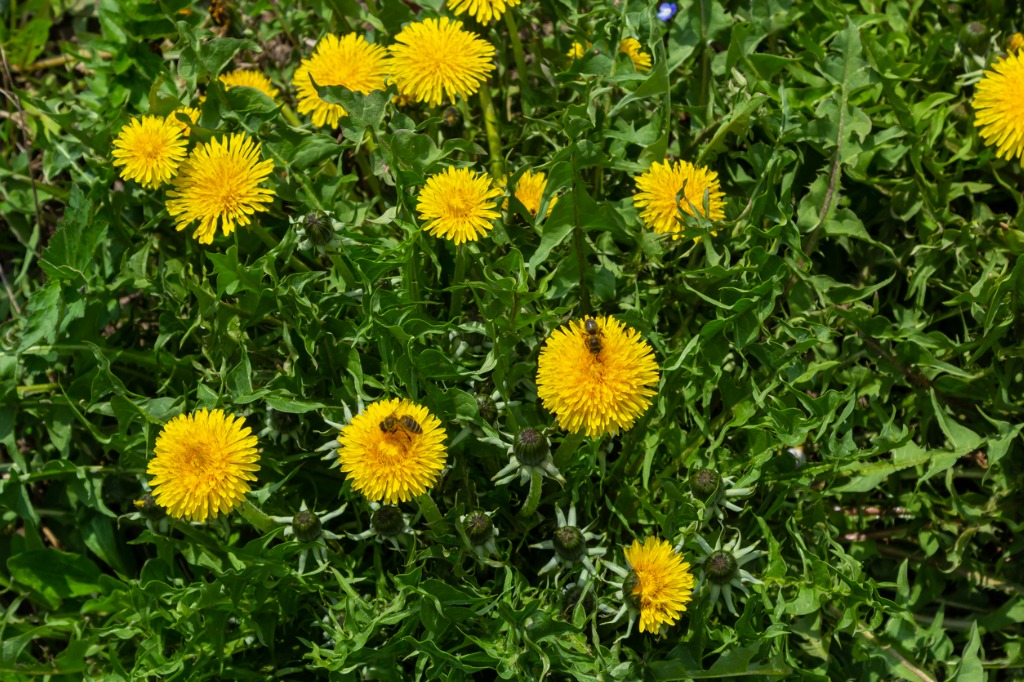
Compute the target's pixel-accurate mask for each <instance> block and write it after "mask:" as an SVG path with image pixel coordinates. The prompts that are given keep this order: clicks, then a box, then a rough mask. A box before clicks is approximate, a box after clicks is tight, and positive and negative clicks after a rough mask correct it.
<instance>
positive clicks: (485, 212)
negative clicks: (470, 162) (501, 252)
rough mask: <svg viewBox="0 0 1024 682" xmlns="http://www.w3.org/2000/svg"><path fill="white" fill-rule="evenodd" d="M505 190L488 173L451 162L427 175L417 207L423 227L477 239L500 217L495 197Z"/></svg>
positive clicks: (454, 238) (466, 239)
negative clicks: (499, 187) (496, 185)
mask: <svg viewBox="0 0 1024 682" xmlns="http://www.w3.org/2000/svg"><path fill="white" fill-rule="evenodd" d="M500 195H501V190H500V189H498V188H497V187H495V186H494V183H493V182H491V178H490V177H488V176H487V175H485V174H484V173H474V172H473V171H471V170H469V169H468V168H455V167H452V166H449V167H448V168H446V169H445V170H444V171H442V172H440V173H436V174H434V175H431V176H430V177H429V178H427V184H426V185H425V186H424V187H423V189H422V190H421V191H420V194H419V201H418V202H417V204H416V211H417V212H418V213H419V215H420V218H421V219H423V220H424V221H426V222H425V224H424V225H423V229H424V230H426V231H427V232H429V233H430V234H432V235H434V236H435V237H444V238H445V239H450V240H452V241H453V242H455V244H456V245H458V244H461V243H463V242H475V241H477V240H478V239H480V237H483V236H484V235H486V234H487V233H488V232H489V231H490V230H491V228H492V227H494V225H493V224H492V222H491V221H493V220H494V219H495V218H497V217H498V215H499V214H498V211H497V210H496V209H497V208H498V204H497V203H495V201H494V199H495V198H496V197H498V196H500Z"/></svg>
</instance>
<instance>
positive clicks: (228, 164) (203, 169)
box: [167, 133, 274, 244]
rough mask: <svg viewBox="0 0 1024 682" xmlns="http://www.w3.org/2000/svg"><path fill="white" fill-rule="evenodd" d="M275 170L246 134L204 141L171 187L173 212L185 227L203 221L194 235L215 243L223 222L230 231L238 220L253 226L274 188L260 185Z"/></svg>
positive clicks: (169, 207)
mask: <svg viewBox="0 0 1024 682" xmlns="http://www.w3.org/2000/svg"><path fill="white" fill-rule="evenodd" d="M273 170H274V162H273V161H271V160H270V159H267V160H266V161H260V145H259V144H257V143H255V142H253V141H252V140H251V139H249V137H248V136H246V135H244V134H237V133H236V134H232V135H229V136H227V137H226V138H220V139H214V140H211V141H210V142H208V143H206V144H200V145H198V146H197V147H196V148H195V149H193V150H192V153H191V154H190V155H189V157H188V159H186V160H185V163H184V164H182V167H181V173H180V174H179V175H178V177H176V178H175V179H174V189H173V190H169V191H168V192H167V196H168V197H170V198H169V199H168V200H167V213H169V214H170V215H171V217H172V218H174V219H175V222H177V229H178V231H179V232H180V231H181V230H184V229H185V228H186V227H188V226H189V224H190V223H191V222H192V221H193V220H198V221H199V227H197V228H196V231H195V233H193V235H192V236H193V237H195V238H196V239H198V240H199V243H200V244H212V243H213V236H214V235H215V234H216V233H217V224H218V222H219V223H220V228H221V230H222V231H223V232H224V235H225V236H227V235H229V234H231V233H232V232H234V231H235V226H236V225H248V224H249V223H250V222H252V218H251V216H252V214H253V213H255V212H257V211H266V210H267V207H266V206H265V205H264V204H269V203H271V202H272V201H273V197H274V190H272V189H268V188H266V187H260V186H259V184H260V183H261V182H263V180H265V179H266V178H267V176H268V175H270V173H271V171H273Z"/></svg>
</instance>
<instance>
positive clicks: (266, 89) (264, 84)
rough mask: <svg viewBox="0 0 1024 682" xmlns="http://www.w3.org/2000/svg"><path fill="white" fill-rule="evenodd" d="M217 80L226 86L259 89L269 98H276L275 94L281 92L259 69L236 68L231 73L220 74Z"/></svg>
mask: <svg viewBox="0 0 1024 682" xmlns="http://www.w3.org/2000/svg"><path fill="white" fill-rule="evenodd" d="M217 80H219V81H220V82H221V83H223V84H224V87H226V88H235V87H246V88H252V89H254V90H259V91H260V92H262V93H263V94H264V95H266V96H267V97H269V98H270V99H277V96H278V95H280V94H281V91H280V90H278V89H277V88H275V87H274V84H273V83H271V82H270V79H269V78H267V77H266V76H264V75H263V74H262V73H260V72H259V71H252V70H250V69H236V70H234V71H232V72H231V73H225V74H222V75H221V77H220V78H218V79H217Z"/></svg>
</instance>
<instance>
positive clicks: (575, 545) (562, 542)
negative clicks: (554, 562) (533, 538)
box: [551, 526, 587, 561]
mask: <svg viewBox="0 0 1024 682" xmlns="http://www.w3.org/2000/svg"><path fill="white" fill-rule="evenodd" d="M551 544H553V545H554V546H555V552H557V553H558V556H560V557H561V558H562V559H564V560H565V561H576V560H577V559H579V558H580V557H582V556H583V553H584V552H586V551H587V540H586V538H584V537H583V532H582V531H580V529H579V528H577V527H576V526H563V527H561V528H559V529H558V530H556V531H555V534H554V536H552V538H551Z"/></svg>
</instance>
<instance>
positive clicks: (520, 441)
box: [513, 429, 551, 466]
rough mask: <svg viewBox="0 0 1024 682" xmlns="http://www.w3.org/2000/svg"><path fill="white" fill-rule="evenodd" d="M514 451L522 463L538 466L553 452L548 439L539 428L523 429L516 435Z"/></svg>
mask: <svg viewBox="0 0 1024 682" xmlns="http://www.w3.org/2000/svg"><path fill="white" fill-rule="evenodd" d="M513 451H514V452H515V453H516V457H517V458H518V459H519V462H520V463H521V464H525V465H526V466H537V465H539V464H540V463H541V462H543V461H544V458H545V457H547V456H548V453H550V452H551V445H550V444H549V443H548V439H547V438H546V437H545V436H544V434H542V433H541V432H540V431H538V430H537V429H523V430H522V431H520V432H519V435H518V436H516V442H515V445H514V446H513Z"/></svg>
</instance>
